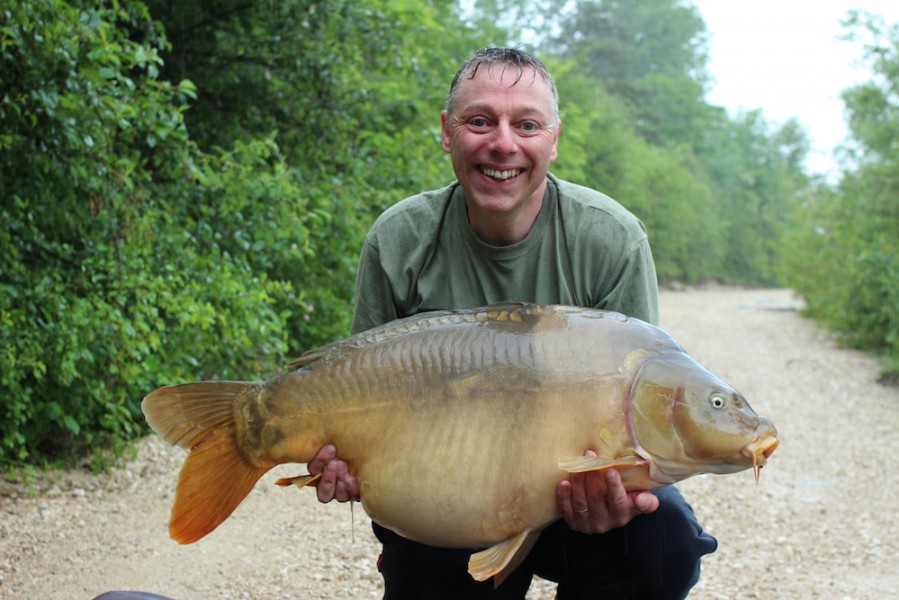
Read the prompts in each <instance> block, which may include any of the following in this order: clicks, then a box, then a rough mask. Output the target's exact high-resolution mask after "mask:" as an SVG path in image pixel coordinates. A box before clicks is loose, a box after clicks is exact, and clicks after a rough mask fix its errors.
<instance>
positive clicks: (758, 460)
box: [742, 434, 780, 483]
mask: <svg viewBox="0 0 899 600" xmlns="http://www.w3.org/2000/svg"><path fill="white" fill-rule="evenodd" d="M779 445H780V441H779V440H778V439H777V438H776V437H774V436H773V435H771V434H768V435H766V436H763V437H759V438H756V439H754V440H752V441H751V442H749V443H748V444H746V447H745V448H743V450H742V454H743V455H744V456H746V457H748V458H749V459H750V460H752V472H753V473H754V474H755V482H756V483H758V482H759V475H760V474H761V471H762V467H764V466H765V465H766V464H768V458H770V457H771V455H772V454H773V453H774V451H775V450H777V447H778V446H779Z"/></svg>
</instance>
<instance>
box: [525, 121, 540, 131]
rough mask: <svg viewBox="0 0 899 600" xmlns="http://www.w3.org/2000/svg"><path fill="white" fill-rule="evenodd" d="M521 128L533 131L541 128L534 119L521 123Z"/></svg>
mask: <svg viewBox="0 0 899 600" xmlns="http://www.w3.org/2000/svg"><path fill="white" fill-rule="evenodd" d="M521 129H522V131H528V132H531V131H537V130H538V129H540V128H539V127H538V126H537V124H536V123H534V122H533V121H525V122H524V123H522V124H521Z"/></svg>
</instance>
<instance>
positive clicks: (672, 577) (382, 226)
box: [309, 48, 717, 600]
mask: <svg viewBox="0 0 899 600" xmlns="http://www.w3.org/2000/svg"><path fill="white" fill-rule="evenodd" d="M441 122H442V130H443V149H444V150H445V151H446V152H448V153H449V154H450V155H451V157H452V162H453V169H454V171H455V174H456V177H457V178H458V181H457V182H456V183H454V184H452V185H450V186H449V187H447V188H444V189H441V190H436V191H434V192H427V193H423V194H419V195H417V196H413V197H412V198H408V199H406V200H404V201H402V202H400V203H398V204H396V205H395V206H393V207H391V208H390V209H388V210H387V211H385V212H384V214H383V215H381V217H380V218H379V219H378V221H377V222H376V223H375V225H374V226H373V227H372V229H371V231H370V232H369V234H368V236H367V238H366V241H365V245H364V247H363V249H362V254H361V258H360V262H359V271H358V275H357V281H356V309H355V315H354V319H353V331H354V332H359V331H364V330H367V329H369V328H371V327H374V326H376V325H380V324H382V323H385V322H387V321H390V320H393V319H396V318H400V317H405V316H409V315H412V314H416V313H419V312H423V311H426V310H433V309H441V308H473V307H476V306H482V305H485V304H489V303H492V302H498V301H503V300H520V301H532V302H539V303H561V304H573V305H579V306H588V307H597V308H604V309H609V310H617V311H619V312H622V313H625V314H628V315H631V316H635V317H638V318H640V319H643V320H645V321H649V322H652V323H657V321H658V291H657V287H656V274H655V267H654V265H653V261H652V255H651V252H650V249H649V245H648V242H647V238H646V233H645V231H644V229H643V226H642V224H641V223H640V222H639V221H638V220H637V219H636V218H635V217H634V216H633V215H631V214H630V213H629V212H627V211H626V210H625V209H624V208H623V207H622V206H621V205H619V204H617V203H616V202H614V201H613V200H612V199H610V198H608V197H607V196H604V195H602V194H600V193H599V192H596V191H593V190H589V189H587V188H583V187H580V186H576V185H573V184H570V183H567V182H564V181H561V180H559V179H557V178H556V177H554V176H553V175H551V174H549V166H550V164H551V163H552V162H553V161H554V160H555V159H556V155H557V146H558V142H559V136H560V133H561V129H562V123H561V120H560V119H559V111H558V93H557V91H556V88H555V84H554V83H553V80H552V78H551V76H550V74H549V73H548V72H547V70H546V68H545V66H544V65H543V64H542V63H541V62H540V61H538V60H536V59H535V58H533V57H532V56H530V55H529V54H527V53H525V52H522V51H520V50H515V49H504V48H489V49H485V50H482V51H480V52H479V53H477V54H476V55H475V56H474V57H472V58H471V59H469V60H468V61H467V62H466V63H465V64H463V65H462V67H461V68H460V69H459V72H458V73H457V74H456V77H455V78H454V79H453V82H452V84H451V86H450V93H449V97H448V99H447V106H446V110H444V111H443V112H442V113H441ZM584 450H585V452H587V453H590V452H591V450H590V449H588V448H585V449H584ZM309 470H310V472H313V473H317V472H319V471H321V472H322V479H321V481H320V483H319V486H318V497H319V500H321V501H322V502H327V501H330V500H332V499H337V500H338V501H346V500H348V499H352V498H355V497H357V496H358V493H359V491H358V486H357V483H356V481H355V479H354V478H353V477H352V476H351V475H350V474H349V473H348V470H347V466H346V464H345V463H343V462H342V461H340V460H339V459H338V458H337V449H335V448H334V447H333V446H326V447H325V448H322V450H321V451H320V452H319V454H318V456H317V457H316V459H315V460H313V461H312V462H311V463H310V465H309ZM472 485H477V482H476V481H472ZM557 501H558V505H559V510H560V512H561V514H562V516H563V518H562V519H561V520H559V521H557V522H556V523H554V524H552V525H550V526H549V527H547V528H546V529H545V530H544V531H543V533H542V534H541V536H540V538H539V539H538V542H537V544H536V546H535V547H534V549H533V550H532V551H531V554H530V555H529V556H528V558H527V560H526V561H525V562H524V564H523V565H522V566H521V567H519V568H518V569H517V570H516V571H515V572H513V574H512V575H511V576H510V577H509V579H507V580H506V582H505V583H503V585H502V586H500V587H499V588H497V589H496V590H494V589H493V584H492V583H491V582H485V583H477V582H475V581H474V580H473V579H471V577H470V576H469V575H468V573H467V570H466V569H467V562H468V557H469V555H470V554H471V551H472V550H456V549H440V548H430V547H427V546H424V545H422V544H418V543H414V542H411V541H409V540H406V539H404V538H401V537H400V536H398V535H397V534H395V533H393V532H391V531H389V530H387V529H385V528H382V527H380V526H378V525H375V534H376V535H377V537H378V539H379V540H380V541H381V542H382V544H383V553H382V555H381V559H380V560H379V567H380V570H381V572H382V575H383V576H384V582H385V598H387V599H388V600H395V599H405V598H410V599H411V598H422V599H427V600H430V599H433V598H454V599H455V598H461V599H468V598H516V599H521V598H523V597H524V595H525V592H526V590H527V588H528V586H529V584H530V581H531V577H532V574H534V573H536V574H537V575H540V576H542V577H545V578H547V579H551V580H553V581H557V582H559V587H558V592H557V593H558V596H557V597H558V598H561V599H568V598H603V599H608V598H653V599H658V598H682V597H685V596H686V595H687V593H688V591H689V590H690V588H691V587H692V586H693V585H694V584H695V583H696V581H697V580H698V577H699V561H700V558H701V557H702V556H703V555H704V554H708V553H710V552H713V551H714V550H715V548H716V546H717V542H716V541H715V539H714V538H713V537H711V536H709V535H708V534H706V533H704V532H703V531H702V529H701V527H700V526H699V524H698V523H697V522H696V519H695V517H694V516H693V512H692V510H691V509H690V507H689V505H687V503H686V502H685V501H684V499H683V498H682V497H681V495H680V493H679V492H678V491H677V490H676V489H675V488H673V487H670V486H669V487H665V488H661V489H659V490H655V491H654V492H646V491H642V492H640V491H637V492H626V491H625V490H624V487H623V485H622V483H621V479H620V477H619V476H618V473H617V472H615V471H610V472H608V473H595V472H594V473H587V474H577V475H573V476H572V477H571V478H570V479H569V480H566V481H563V482H561V483H560V484H559V487H558V490H557Z"/></svg>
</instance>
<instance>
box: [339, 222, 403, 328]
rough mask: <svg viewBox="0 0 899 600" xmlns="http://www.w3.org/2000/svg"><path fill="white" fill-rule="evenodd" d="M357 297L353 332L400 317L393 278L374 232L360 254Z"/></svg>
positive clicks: (357, 273) (367, 239) (357, 272)
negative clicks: (384, 264)
mask: <svg viewBox="0 0 899 600" xmlns="http://www.w3.org/2000/svg"><path fill="white" fill-rule="evenodd" d="M355 297H356V302H355V308H354V310H353V325H352V327H351V329H350V331H351V333H359V332H361V331H367V330H369V329H371V328H372V327H376V326H378V325H383V324H384V323H387V322H388V321H392V320H394V319H396V318H397V313H396V303H395V301H394V298H393V291H392V289H391V286H390V279H389V278H388V276H387V273H385V272H384V268H383V267H382V265H381V260H380V252H379V249H378V245H377V241H376V238H374V237H373V236H371V235H369V236H368V237H367V238H366V240H365V243H364V244H363V245H362V252H361V254H360V256H359V266H358V269H357V270H356V291H355Z"/></svg>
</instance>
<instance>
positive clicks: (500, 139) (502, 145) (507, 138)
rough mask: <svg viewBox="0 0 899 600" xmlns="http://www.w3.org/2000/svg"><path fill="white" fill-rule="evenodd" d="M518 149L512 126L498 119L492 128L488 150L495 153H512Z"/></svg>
mask: <svg viewBox="0 0 899 600" xmlns="http://www.w3.org/2000/svg"><path fill="white" fill-rule="evenodd" d="M517 149H518V141H517V140H516V139H515V132H514V131H512V126H511V125H510V124H509V123H507V122H505V121H500V122H499V123H498V124H497V126H496V129H494V130H493V139H492V140H491V141H490V150H491V151H492V152H496V153H497V154H512V153H514V152H515V151H516V150H517Z"/></svg>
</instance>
